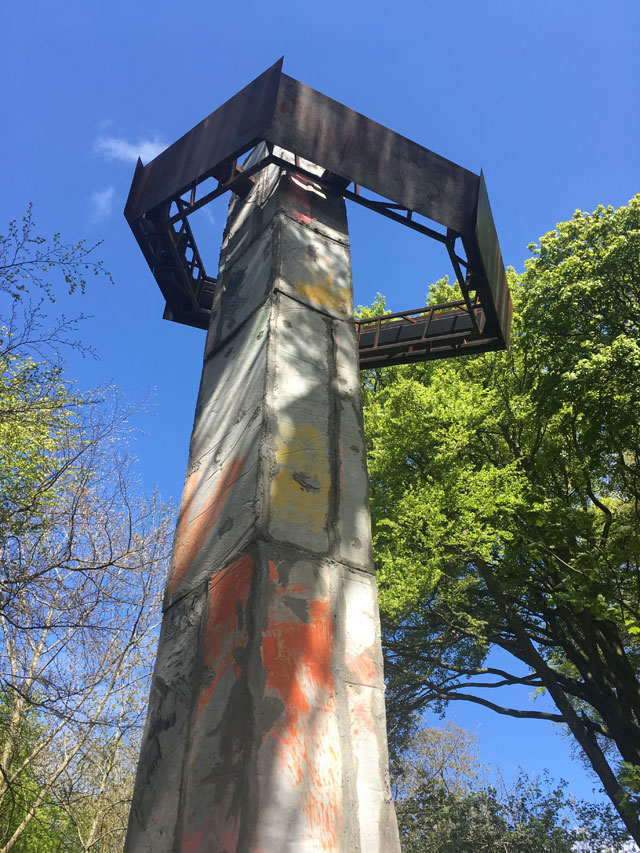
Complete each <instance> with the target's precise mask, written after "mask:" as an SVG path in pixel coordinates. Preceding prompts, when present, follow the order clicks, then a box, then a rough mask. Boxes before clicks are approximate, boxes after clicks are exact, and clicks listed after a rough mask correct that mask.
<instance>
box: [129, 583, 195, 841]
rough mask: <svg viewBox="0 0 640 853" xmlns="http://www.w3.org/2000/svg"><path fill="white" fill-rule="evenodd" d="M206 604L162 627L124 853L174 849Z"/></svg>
mask: <svg viewBox="0 0 640 853" xmlns="http://www.w3.org/2000/svg"><path fill="white" fill-rule="evenodd" d="M204 604H205V599H204V596H202V595H200V596H198V595H191V596H189V597H187V598H185V599H183V600H182V601H181V602H180V603H179V604H177V605H176V606H174V607H172V608H171V610H170V611H169V612H168V613H166V614H165V616H164V619H163V622H162V629H161V631H160V641H159V644H158V656H157V658H156V664H155V669H154V673H153V680H152V682H151V695H150V698H149V710H148V712H147V722H146V725H145V729H144V732H143V736H142V749H141V752H140V760H139V763H138V774H137V777H136V784H135V788H134V792H133V801H132V805H131V812H130V816H129V829H128V833H127V842H126V845H125V850H126V853H162V851H170V850H173V849H174V837H175V836H176V834H177V833H178V832H179V801H180V790H181V787H182V776H183V769H184V763H185V757H186V754H187V751H188V746H189V739H190V728H189V725H190V717H191V708H192V705H193V700H194V695H195V684H196V680H197V675H196V665H197V651H198V645H199V635H200V623H201V617H202V612H203V606H204Z"/></svg>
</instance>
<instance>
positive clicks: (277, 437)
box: [268, 297, 332, 553]
mask: <svg viewBox="0 0 640 853" xmlns="http://www.w3.org/2000/svg"><path fill="white" fill-rule="evenodd" d="M275 325H276V329H275V342H274V363H275V375H274V384H273V389H272V391H271V393H270V394H269V404H270V408H271V416H272V418H273V432H272V435H271V444H270V446H271V453H272V464H271V477H272V479H271V484H270V490H269V519H268V530H269V534H270V535H271V536H273V538H274V539H276V540H279V541H282V542H286V543H291V544H295V545H298V546H300V547H302V548H308V549H309V550H311V551H315V552H316V553H326V552H327V550H328V547H329V531H328V523H329V502H330V491H331V485H332V460H331V455H330V438H329V432H330V420H329V419H330V405H329V388H328V377H329V365H328V362H329V358H330V352H331V338H330V330H329V327H328V324H327V322H326V321H325V319H324V318H323V316H322V315H320V314H318V313H317V312H314V311H310V310H309V309H308V308H306V307H304V306H301V305H299V304H298V303H297V302H295V301H293V300H290V299H287V298H286V297H284V298H283V297H281V298H280V300H279V307H278V314H277V318H276V324H275Z"/></svg>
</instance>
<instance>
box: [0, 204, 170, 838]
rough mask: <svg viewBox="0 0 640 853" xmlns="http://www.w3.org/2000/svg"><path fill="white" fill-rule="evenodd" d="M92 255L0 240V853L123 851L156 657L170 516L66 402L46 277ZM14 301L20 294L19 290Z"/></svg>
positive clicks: (15, 231)
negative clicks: (1, 300) (1, 305)
mask: <svg viewBox="0 0 640 853" xmlns="http://www.w3.org/2000/svg"><path fill="white" fill-rule="evenodd" d="M94 249H95V247H87V246H86V245H85V244H84V242H82V241H80V242H79V243H75V244H71V245H67V244H63V243H62V241H61V240H60V237H59V235H54V237H53V238H52V240H50V241H45V240H43V238H41V237H38V236H34V225H33V221H32V218H31V214H30V211H29V212H28V213H27V215H26V216H25V218H24V219H23V221H22V224H21V225H20V226H18V225H17V224H16V223H12V224H11V225H10V227H9V231H8V234H7V236H5V237H3V238H1V239H0V295H2V296H4V300H5V302H4V309H3V315H2V318H1V322H0V327H1V328H0V447H2V454H1V456H0V485H1V486H2V492H3V496H2V499H1V500H0V556H1V567H2V568H1V574H0V599H1V602H0V603H1V605H2V607H1V611H0V641H1V642H2V646H3V656H2V658H3V662H2V664H1V665H0V851H2V853H4V851H9V850H15V851H21V850H23V849H24V850H34V849H37V850H43V851H46V850H49V849H51V850H52V851H53V850H56V851H57V850H74V851H75V850H78V851H80V850H81V851H88V850H93V851H99V850H104V851H106V850H114V849H118V848H119V847H121V845H122V840H123V837H124V832H125V830H126V822H127V815H128V800H129V798H130V795H131V790H132V785H133V776H134V772H133V770H134V765H135V759H136V757H137V751H138V743H139V735H140V730H141V725H142V721H143V715H144V711H145V706H146V694H147V684H148V676H149V673H150V667H151V664H152V659H153V654H154V650H155V644H156V626H157V621H158V613H159V609H160V599H161V586H162V583H163V579H164V571H165V565H166V557H167V551H168V542H169V537H170V528H171V523H172V515H173V513H172V511H171V508H169V507H166V506H164V505H163V504H162V503H161V502H160V500H159V498H158V496H157V495H151V496H150V497H147V496H145V495H144V494H143V492H142V490H141V489H140V487H139V485H138V484H137V483H136V480H135V475H134V471H133V463H132V460H131V458H130V457H129V454H128V451H127V448H126V437H127V431H126V429H127V421H128V418H129V416H130V414H131V411H132V410H131V409H130V407H127V406H126V405H124V404H122V402H121V401H120V399H119V397H118V396H117V395H116V394H114V393H113V392H112V391H110V390H109V389H99V390H97V391H93V392H91V393H88V394H80V393H78V392H77V391H76V390H75V389H74V387H73V386H72V384H71V383H70V382H69V381H68V380H66V378H65V376H64V373H63V363H62V357H61V349H62V348H63V347H65V346H72V347H76V348H83V347H82V344H81V343H80V342H78V341H77V340H75V339H74V337H73V335H74V334H75V332H76V321H74V320H67V319H66V318H64V317H63V318H57V319H56V318H54V319H53V321H51V322H48V319H47V310H46V309H47V306H48V305H50V303H51V301H52V300H53V298H54V295H55V288H54V285H53V284H52V283H51V281H50V277H53V278H55V276H56V274H58V275H61V277H62V279H63V280H64V282H65V284H66V286H67V287H68V288H69V289H70V290H72V291H73V290H75V289H79V290H82V289H83V288H84V285H85V276H86V274H87V272H95V273H100V272H101V271H102V267H101V265H100V264H99V263H94V262H93V260H92V254H91V253H92V252H93V250H94ZM27 285H28V287H27Z"/></svg>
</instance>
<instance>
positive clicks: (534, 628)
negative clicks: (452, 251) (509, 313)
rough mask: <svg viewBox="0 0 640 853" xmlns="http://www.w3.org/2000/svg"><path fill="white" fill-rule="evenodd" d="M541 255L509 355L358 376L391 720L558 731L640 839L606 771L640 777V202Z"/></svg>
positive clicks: (556, 237)
mask: <svg viewBox="0 0 640 853" xmlns="http://www.w3.org/2000/svg"><path fill="white" fill-rule="evenodd" d="M531 248H532V250H533V257H532V258H531V259H530V260H529V262H528V263H527V266H526V270H525V272H524V274H523V275H521V276H519V277H518V276H516V275H515V273H514V272H513V271H512V270H511V271H509V273H508V276H509V282H510V286H511V290H512V295H513V301H514V321H513V332H512V346H511V349H510V350H509V351H508V352H506V353H504V352H503V353H491V354H487V355H484V356H477V357H465V358H460V359H455V360H454V359H452V360H447V361H439V362H432V363H427V364H422V365H411V366H407V367H401V368H394V369H392V370H388V371H371V372H369V374H368V375H366V376H365V377H364V381H363V397H364V402H365V427H366V431H367V436H368V442H369V473H370V481H371V496H372V503H371V506H372V514H373V536H374V547H375V552H376V557H377V561H378V567H379V579H380V600H381V606H382V609H383V616H384V621H385V644H386V660H387V673H388V676H389V677H390V690H389V700H390V714H391V717H392V720H394V724H395V725H396V726H397V727H398V730H399V731H401V730H402V728H403V725H405V724H403V722H402V718H403V717H405V718H406V716H407V715H408V714H411V713H412V712H413V711H414V710H416V709H418V708H420V707H421V706H422V705H424V704H425V703H426V702H430V703H434V704H435V706H436V707H442V705H443V703H446V702H448V701H451V700H454V699H455V700H457V699H467V700H471V701H475V702H479V703H481V704H484V705H486V706H488V707H492V708H494V709H495V710H497V711H499V712H501V713H511V714H515V715H517V716H525V717H530V718H540V719H551V720H554V721H556V722H564V723H566V724H567V725H568V726H569V728H570V730H571V733H572V734H573V735H574V737H576V738H577V739H578V742H579V743H580V745H581V747H582V748H583V750H586V751H587V753H588V756H589V761H590V763H591V764H592V766H593V767H594V768H595V769H596V772H597V773H598V775H599V776H600V779H601V780H602V782H603V784H604V785H605V787H606V788H607V793H608V794H609V796H611V797H612V799H613V800H614V801H615V802H616V803H617V805H618V807H619V808H620V810H621V813H624V817H625V819H628V820H630V821H631V822H634V821H635V817H634V816H633V815H632V813H631V811H630V810H631V809H632V806H633V802H634V794H633V788H634V786H635V784H636V783H635V782H634V781H633V780H634V779H635V776H634V775H633V774H629V773H628V772H626V771H625V772H623V773H621V774H619V776H618V779H617V780H616V779H615V777H614V776H613V775H612V774H611V766H613V769H614V770H615V767H616V764H617V763H619V762H621V761H624V762H627V763H628V764H629V765H630V766H632V767H634V768H635V767H637V766H639V765H640V686H639V684H638V664H639V662H640V660H639V654H640V645H639V643H640V621H639V615H640V584H639V583H638V578H639V577H640V565H639V563H640V536H639V533H640V488H639V487H640V479H639V475H640V469H639V464H640V429H639V426H638V425H639V424H640V370H639V369H638V368H639V367H640V196H638V197H636V198H634V199H633V200H632V201H631V202H630V204H629V206H628V207H623V208H620V209H619V210H614V209H613V208H603V207H600V208H598V209H597V210H596V211H595V212H594V213H592V214H585V213H580V212H577V213H576V214H575V216H574V217H573V219H571V220H570V221H569V222H565V223H560V224H559V225H558V226H557V228H556V229H555V230H554V231H552V232H550V233H549V234H546V235H545V236H544V237H542V238H541V240H540V242H539V244H538V245H537V246H532V247H531ZM435 292H436V296H435V298H437V299H438V301H446V300H447V299H451V298H456V294H455V292H454V290H453V289H452V288H450V287H449V286H448V284H447V283H446V282H444V281H443V282H439V283H438V285H437V286H436V288H435ZM449 294H450V295H449ZM492 647H499V648H501V649H502V650H503V651H504V652H507V653H508V654H509V655H511V656H512V658H511V659H512V661H513V667H511V668H510V669H509V671H504V670H502V669H496V668H495V667H494V668H492V667H487V666H486V665H484V662H485V659H486V656H487V653H488V651H489V650H490V649H491V648H492ZM491 683H502V684H526V685H529V686H530V687H531V688H533V689H534V690H547V691H549V692H550V693H551V695H552V698H553V699H554V701H555V702H556V704H557V705H558V707H559V712H558V713H557V714H551V713H545V712H541V711H537V710H533V709H531V708H527V707H525V708H518V709H510V708H504V707H501V706H499V705H498V704H496V703H495V702H494V701H493V699H492V698H490V695H491V694H490V691H489V693H487V688H488V687H489V686H490V684H491ZM558 703H559V704H558ZM605 756H608V760H607V758H606V757H605ZM608 761H609V762H610V764H608ZM625 766H626V765H625ZM621 786H622V787H621ZM624 786H626V793H625V790H623V788H624ZM635 826H636V827H637V826H638V825H637V823H636V824H635ZM638 834H639V835H640V828H639V829H638Z"/></svg>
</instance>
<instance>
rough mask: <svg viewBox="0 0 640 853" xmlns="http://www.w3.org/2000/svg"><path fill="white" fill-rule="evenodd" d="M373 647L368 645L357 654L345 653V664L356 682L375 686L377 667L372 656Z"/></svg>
mask: <svg viewBox="0 0 640 853" xmlns="http://www.w3.org/2000/svg"><path fill="white" fill-rule="evenodd" d="M373 655H374V649H373V647H370V648H368V649H365V650H364V651H362V652H360V653H359V654H357V655H347V659H346V664H347V667H348V668H349V671H350V672H351V674H352V675H353V678H354V681H355V682H356V683H358V684H366V685H368V686H370V687H375V686H376V685H377V683H378V668H377V666H376V662H375V658H374V656H373Z"/></svg>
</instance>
